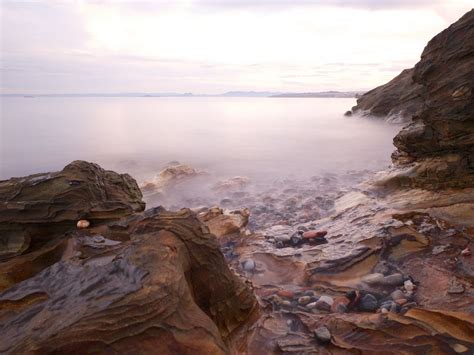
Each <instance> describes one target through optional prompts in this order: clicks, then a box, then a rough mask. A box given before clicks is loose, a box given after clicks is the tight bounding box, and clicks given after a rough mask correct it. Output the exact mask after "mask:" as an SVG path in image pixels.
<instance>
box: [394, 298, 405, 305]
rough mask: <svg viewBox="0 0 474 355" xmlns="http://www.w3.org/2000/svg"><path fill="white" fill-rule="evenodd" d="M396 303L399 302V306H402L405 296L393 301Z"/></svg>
mask: <svg viewBox="0 0 474 355" xmlns="http://www.w3.org/2000/svg"><path fill="white" fill-rule="evenodd" d="M395 302H396V303H397V304H399V305H400V306H403V305H404V304H405V303H407V302H408V301H407V299H406V298H400V299H398V300H396V301H395Z"/></svg>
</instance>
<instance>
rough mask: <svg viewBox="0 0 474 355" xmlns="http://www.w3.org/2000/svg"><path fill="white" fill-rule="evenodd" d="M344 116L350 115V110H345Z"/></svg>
mask: <svg viewBox="0 0 474 355" xmlns="http://www.w3.org/2000/svg"><path fill="white" fill-rule="evenodd" d="M344 116H346V117H350V116H352V111H346V112H345V113H344Z"/></svg>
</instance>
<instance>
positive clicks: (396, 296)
mask: <svg viewBox="0 0 474 355" xmlns="http://www.w3.org/2000/svg"><path fill="white" fill-rule="evenodd" d="M390 296H391V297H392V299H393V300H394V301H396V300H399V299H402V298H405V294H404V293H403V292H402V291H400V290H395V291H393V292H392V293H391V294H390Z"/></svg>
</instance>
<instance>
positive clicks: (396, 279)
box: [382, 273, 404, 286]
mask: <svg viewBox="0 0 474 355" xmlns="http://www.w3.org/2000/svg"><path fill="white" fill-rule="evenodd" d="M403 280H404V277H403V275H402V274H398V273H397V274H392V275H388V276H385V277H384V279H383V282H382V284H383V285H388V286H399V285H401V284H403Z"/></svg>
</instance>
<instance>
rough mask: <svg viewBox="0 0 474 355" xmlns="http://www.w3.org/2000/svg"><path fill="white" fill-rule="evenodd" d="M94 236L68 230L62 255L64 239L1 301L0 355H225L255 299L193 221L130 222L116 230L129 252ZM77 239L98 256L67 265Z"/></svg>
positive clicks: (139, 218) (177, 216)
mask: <svg viewBox="0 0 474 355" xmlns="http://www.w3.org/2000/svg"><path fill="white" fill-rule="evenodd" d="M95 180H99V179H98V178H96V179H94V181H95ZM104 198H106V197H104ZM82 203H85V204H86V206H87V202H82V199H78V200H76V204H74V203H73V204H72V206H74V208H79V206H80V204H82ZM63 208H68V205H67V204H65V205H64V206H63ZM59 214H60V213H59ZM44 222H45V223H46V221H44ZM100 228H101V229H100V230H101V235H93V236H83V235H82V234H83V233H84V231H76V230H75V226H74V224H71V225H70V232H69V233H72V234H73V235H71V236H70V237H69V238H70V240H72V241H74V243H72V242H71V243H69V247H68V248H65V247H64V244H65V243H68V236H64V238H60V239H58V243H59V244H55V245H50V244H47V245H44V246H40V247H39V248H40V249H39V250H38V251H41V250H43V249H49V250H51V251H54V253H56V254H58V255H57V256H55V257H54V258H52V259H53V263H52V264H51V265H49V266H46V267H43V269H40V270H39V271H38V272H37V273H36V274H34V275H27V277H26V279H24V280H22V281H19V282H16V283H15V284H14V285H12V286H10V287H9V288H7V289H6V290H3V292H1V293H0V304H1V305H2V307H1V309H0V318H1V319H2V322H1V325H0V352H1V353H31V352H38V353H81V352H84V349H89V350H90V349H94V351H96V352H99V353H114V352H117V353H123V352H130V351H132V352H138V353H139V352H144V353H170V352H174V351H176V349H185V348H187V347H188V346H189V345H190V344H193V346H197V347H199V349H200V351H202V352H203V353H212V354H214V353H216V354H225V353H229V349H228V347H227V345H226V343H227V342H226V340H227V339H228V337H229V335H230V334H231V333H232V332H233V330H235V329H236V328H237V327H239V326H240V325H241V323H240V322H241V321H243V320H245V319H247V318H248V317H249V315H250V313H251V312H252V310H253V309H254V307H256V299H255V297H254V295H253V293H252V290H251V289H250V288H249V287H248V285H246V284H244V283H243V282H242V281H241V280H240V279H239V278H238V277H237V276H236V275H235V274H234V273H232V272H231V271H230V269H229V268H228V266H227V264H226V262H225V260H224V257H223V256H222V254H221V252H220V250H219V245H218V243H217V241H216V239H215V237H214V236H212V235H211V234H209V233H208V232H207V228H205V227H204V226H203V225H202V223H201V222H200V221H199V220H198V219H197V217H196V215H195V214H194V213H192V212H191V211H190V210H181V211H180V212H176V213H172V212H167V211H165V210H164V209H161V208H157V209H152V210H149V211H147V212H145V213H141V214H137V215H134V216H132V217H131V218H130V219H128V220H127V223H125V224H124V227H123V228H122V229H121V230H120V232H121V233H122V234H126V235H127V238H126V240H130V241H131V242H127V243H118V244H117V243H113V244H114V245H110V243H109V241H112V240H111V239H110V237H111V236H113V235H114V233H116V231H115V230H114V229H113V228H111V227H108V226H107V225H102V226H101V227H100ZM91 232H92V230H91ZM81 238H82V239H84V240H86V241H90V242H93V243H95V244H97V245H101V246H104V250H103V251H102V250H101V249H99V250H97V251H96V252H94V253H93V254H89V253H87V254H85V255H84V254H81V259H77V258H73V259H71V258H70V257H69V256H68V255H71V256H72V255H77V254H76V252H77V251H80V250H81V249H79V250H78V249H75V248H82V244H81V243H76V241H79V240H82V239H81ZM56 245H57V246H62V247H61V248H59V249H58V247H57V246H56ZM71 249H72V250H71ZM38 251H35V252H34V253H37V252H38ZM98 253H99V254H98ZM100 253H103V254H100ZM32 254H33V252H32ZM28 255H29V254H26V255H22V256H20V257H19V258H24V257H27V256H28ZM42 255H45V256H48V254H46V250H45V253H43V254H42ZM49 257H51V254H49ZM13 260H14V259H13ZM6 264H8V263H0V274H1V275H5V273H4V268H5V265H6ZM94 266H95V267H94ZM97 266H100V267H97ZM21 300H28V301H27V302H23V301H21ZM18 301H20V302H22V304H21V307H17V306H18ZM124 309H125V310H126V311H125V312H124ZM144 314H146V317H144V316H143V315H144ZM105 324H114V326H113V327H109V326H104V325H105ZM137 329H140V331H139V332H136V330H137ZM157 329H159V332H158V333H157ZM97 334H100V337H97V336H96V335H97ZM105 339H107V340H106V341H105Z"/></svg>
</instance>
